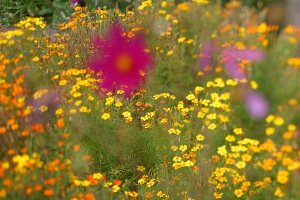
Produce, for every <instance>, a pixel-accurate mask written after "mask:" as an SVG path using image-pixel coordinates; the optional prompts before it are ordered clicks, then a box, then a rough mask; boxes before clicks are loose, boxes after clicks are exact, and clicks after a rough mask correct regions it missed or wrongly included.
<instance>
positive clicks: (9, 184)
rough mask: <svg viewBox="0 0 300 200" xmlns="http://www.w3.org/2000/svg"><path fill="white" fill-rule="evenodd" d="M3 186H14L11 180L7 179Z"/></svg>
mask: <svg viewBox="0 0 300 200" xmlns="http://www.w3.org/2000/svg"><path fill="white" fill-rule="evenodd" d="M3 185H4V186H6V187H9V186H11V185H12V181H11V180H10V179H5V180H4V181H3Z"/></svg>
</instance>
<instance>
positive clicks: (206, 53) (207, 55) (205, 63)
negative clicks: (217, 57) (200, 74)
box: [199, 41, 216, 71]
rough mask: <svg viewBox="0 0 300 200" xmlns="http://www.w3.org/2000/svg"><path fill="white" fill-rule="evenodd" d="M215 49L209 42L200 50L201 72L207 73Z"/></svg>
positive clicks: (213, 44)
mask: <svg viewBox="0 0 300 200" xmlns="http://www.w3.org/2000/svg"><path fill="white" fill-rule="evenodd" d="M215 47H216V45H215V42H214V41H209V42H208V43H206V44H204V45H203V47H202V48H201V49H200V54H199V66H200V69H201V70H203V71H209V70H210V69H211V68H212V65H213V54H214V51H215Z"/></svg>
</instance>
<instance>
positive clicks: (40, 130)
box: [31, 123, 44, 133]
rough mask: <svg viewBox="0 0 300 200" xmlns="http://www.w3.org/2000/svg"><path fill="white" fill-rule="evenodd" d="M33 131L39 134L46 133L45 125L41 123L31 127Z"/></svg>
mask: <svg viewBox="0 0 300 200" xmlns="http://www.w3.org/2000/svg"><path fill="white" fill-rule="evenodd" d="M31 130H32V131H34V132H38V133H44V127H43V125H42V124H39V123H37V124H33V125H31Z"/></svg>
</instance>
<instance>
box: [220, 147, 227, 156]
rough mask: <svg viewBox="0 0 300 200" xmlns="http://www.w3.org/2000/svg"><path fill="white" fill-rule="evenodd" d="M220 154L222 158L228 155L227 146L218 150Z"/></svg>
mask: <svg viewBox="0 0 300 200" xmlns="http://www.w3.org/2000/svg"><path fill="white" fill-rule="evenodd" d="M218 154H219V155H221V156H226V155H227V150H226V146H225V145H223V146H221V147H219V148H218Z"/></svg>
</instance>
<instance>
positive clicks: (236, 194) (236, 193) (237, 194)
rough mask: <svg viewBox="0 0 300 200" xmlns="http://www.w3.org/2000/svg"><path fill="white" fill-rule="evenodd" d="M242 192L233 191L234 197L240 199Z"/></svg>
mask: <svg viewBox="0 0 300 200" xmlns="http://www.w3.org/2000/svg"><path fill="white" fill-rule="evenodd" d="M243 194H244V193H243V191H242V190H240V189H236V190H234V195H235V196H236V197H238V198H240V197H241V196H243Z"/></svg>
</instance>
